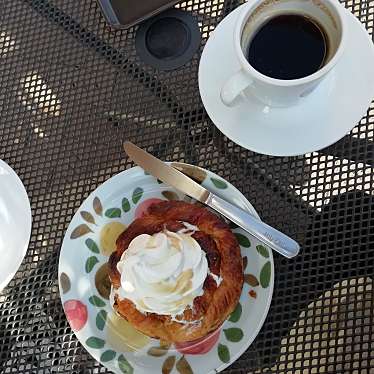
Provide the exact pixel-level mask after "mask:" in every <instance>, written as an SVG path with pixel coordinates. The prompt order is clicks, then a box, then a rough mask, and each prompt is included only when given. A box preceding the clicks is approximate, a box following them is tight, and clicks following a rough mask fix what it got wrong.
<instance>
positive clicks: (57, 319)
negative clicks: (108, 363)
mask: <svg viewBox="0 0 374 374" xmlns="http://www.w3.org/2000/svg"><path fill="white" fill-rule="evenodd" d="M343 3H344V5H345V6H346V7H347V8H349V10H351V11H352V12H354V14H355V15H356V16H357V17H358V18H359V19H360V20H361V22H362V23H363V24H364V25H365V26H366V27H367V29H368V31H369V33H370V34H371V33H372V32H373V17H374V1H372V0H370V1H359V0H349V1H344V2H343ZM0 4H1V11H0V58H1V60H0V158H1V159H3V160H4V161H6V162H7V163H9V164H10V165H11V166H12V167H13V168H14V169H15V170H16V172H17V173H18V174H19V175H20V177H21V179H22V180H23V182H24V184H25V186H26V188H27V191H28V194H29V197H30V200H31V205H32V211H33V228H32V236H31V241H30V245H29V249H28V252H27V255H26V257H25V259H24V261H23V263H22V266H21V267H20V269H19V271H18V272H17V274H16V276H15V278H14V279H13V280H12V282H11V283H10V284H9V285H8V287H7V288H6V289H5V290H4V291H3V292H2V293H1V294H0V373H4V374H5V373H38V374H39V373H105V372H107V371H106V369H105V368H104V367H102V366H101V365H100V364H99V363H97V362H95V360H93V359H92V358H91V357H90V355H89V354H88V353H87V352H86V351H85V350H84V348H82V346H81V345H80V343H79V342H78V341H77V339H76V338H75V336H74V334H73V332H72V330H71V329H70V327H69V325H68V322H67V320H66V318H65V315H64V312H63V309H62V305H61V302H60V298H59V291H58V280H57V267H58V258H59V251H60V247H61V243H62V239H63V236H64V232H65V230H66V228H67V226H68V224H69V221H70V220H71V218H72V216H73V214H74V212H75V211H76V209H77V208H78V207H79V206H80V204H81V203H82V202H83V200H84V199H85V198H86V197H87V196H88V195H89V194H90V192H92V191H93V190H94V189H95V188H96V187H97V186H99V185H100V184H101V183H103V182H104V181H105V180H107V179H108V178H110V177H111V176H113V175H115V174H116V173H118V172H120V171H122V170H125V169H127V168H129V167H131V166H132V164H131V163H130V162H129V160H128V159H127V158H126V156H125V155H124V153H123V151H122V147H121V144H122V142H123V141H124V140H130V141H133V142H135V143H136V144H138V145H139V146H141V147H144V148H145V149H147V150H148V151H151V152H153V153H154V154H155V155H156V156H157V157H159V158H161V159H163V160H169V161H184V162H187V163H191V164H195V165H199V166H202V167H204V168H207V169H210V170H212V171H213V172H216V173H218V174H219V175H221V176H222V177H224V178H226V179H227V180H229V181H230V182H232V183H233V184H234V185H235V186H236V187H238V188H239V189H240V190H241V191H242V192H243V193H244V194H245V195H246V197H247V198H248V199H249V200H250V201H251V202H252V203H253V204H254V206H255V207H256V209H257V210H258V212H259V213H260V214H261V216H262V217H263V219H264V220H266V221H267V222H269V223H270V224H271V225H274V226H275V227H277V228H279V229H281V230H283V231H284V232H286V233H288V234H289V235H292V236H294V237H295V238H296V239H297V240H298V241H299V242H300V243H301V244H302V252H301V254H300V256H299V257H298V258H296V259H295V260H292V261H290V260H287V259H284V258H281V257H280V256H278V255H275V267H276V279H275V291H274V297H273V301H272V306H271V309H270V312H269V315H268V317H267V319H266V322H265V324H264V326H263V328H262V330H261V333H260V334H259V336H258V337H257V338H256V340H255V341H254V343H253V344H252V345H251V347H250V348H249V349H248V350H247V352H246V353H245V354H243V356H242V357H241V358H240V359H239V360H238V361H236V362H235V363H234V364H233V365H232V366H231V367H230V368H229V369H227V370H226V372H227V373H292V374H296V373H302V374H312V373H347V374H348V373H354V374H369V373H374V330H373V326H374V297H373V295H374V291H373V287H372V281H373V272H374V213H373V186H374V177H373V164H374V146H373V144H374V143H373V136H374V109H373V107H372V108H371V109H370V110H369V112H368V113H367V115H366V116H365V117H364V118H363V119H362V120H361V122H360V123H359V124H358V126H356V127H355V128H354V130H353V131H352V132H351V133H350V134H349V135H347V136H345V137H344V138H343V139H342V140H340V141H339V142H338V143H336V144H334V145H333V146H331V147H329V148H327V149H323V150H321V151H319V152H314V153H312V154H307V155H305V156H302V157H291V158H286V157H269V156H264V155H259V154H256V153H252V152H250V151H247V150H245V149H243V148H241V147H239V146H237V145H236V144H234V143H232V142H231V141H229V140H228V139H227V138H225V137H224V136H223V135H222V134H221V133H220V132H219V131H218V130H217V129H216V128H215V126H214V125H213V123H212V122H211V121H210V119H209V117H208V116H207V114H206V112H205V111H204V108H203V106H202V103H201V100H200V97H199V91H198V81H197V72H198V64H199V58H200V55H201V51H202V50H203V48H204V44H205V43H206V40H207V38H208V37H209V34H210V33H211V32H212V31H213V30H214V28H215V27H216V25H217V24H218V23H219V22H220V21H221V20H222V18H223V17H224V16H226V15H227V14H228V13H229V12H231V11H232V10H233V9H235V8H236V7H237V6H238V5H240V2H237V1H234V0H232V1H229V0H227V1H224V0H215V1H203V0H189V1H187V2H184V3H183V2H182V3H181V5H180V8H182V9H185V10H188V11H190V12H192V14H193V15H194V16H195V17H197V18H198V20H199V24H200V27H201V30H202V43H201V45H200V49H199V51H198V52H197V53H196V54H195V55H194V57H193V59H192V60H191V61H190V62H189V63H187V64H186V65H184V66H183V67H182V68H180V69H178V70H174V71H169V72H161V71H157V70H155V69H153V68H151V67H149V66H147V65H145V64H144V63H142V61H141V60H140V59H139V57H138V56H137V53H136V50H135V41H134V40H135V34H136V27H135V28H132V29H129V30H128V31H113V30H111V29H110V28H109V27H108V26H107V25H106V24H105V22H104V19H103V17H102V15H101V13H100V9H99V6H98V5H97V3H96V2H95V1H94V0H80V1H77V0H23V1H22V0H2V1H0Z"/></svg>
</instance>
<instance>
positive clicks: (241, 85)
mask: <svg viewBox="0 0 374 374" xmlns="http://www.w3.org/2000/svg"><path fill="white" fill-rule="evenodd" d="M252 84H253V80H252V79H251V78H250V77H248V74H247V73H245V72H244V71H243V70H239V71H238V72H237V73H235V74H234V75H233V76H232V77H231V78H229V80H228V81H227V82H226V83H225V84H224V86H223V87H222V90H221V100H222V102H223V103H224V104H225V105H226V106H229V107H232V106H235V105H237V104H238V101H237V100H236V99H237V98H238V96H239V95H240V94H241V93H242V92H243V91H244V90H245V89H246V88H248V87H249V86H251V85H252Z"/></svg>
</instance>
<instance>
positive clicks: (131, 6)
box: [98, 0, 180, 29]
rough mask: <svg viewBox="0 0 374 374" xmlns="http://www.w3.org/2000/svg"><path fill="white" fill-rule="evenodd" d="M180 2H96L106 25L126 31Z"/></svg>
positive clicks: (167, 0)
mask: <svg viewBox="0 0 374 374" xmlns="http://www.w3.org/2000/svg"><path fill="white" fill-rule="evenodd" d="M179 1H180V0H141V1H139V0H98V2H99V4H100V6H101V9H102V11H103V13H104V16H105V18H106V20H107V21H108V23H109V24H110V25H111V26H112V27H114V28H118V29H127V28H129V27H131V26H134V25H136V24H137V23H139V22H142V21H144V20H146V19H147V18H150V17H152V16H154V15H156V14H158V13H160V12H162V11H163V10H166V9H168V8H170V7H172V6H173V5H175V4H176V3H178V2H179Z"/></svg>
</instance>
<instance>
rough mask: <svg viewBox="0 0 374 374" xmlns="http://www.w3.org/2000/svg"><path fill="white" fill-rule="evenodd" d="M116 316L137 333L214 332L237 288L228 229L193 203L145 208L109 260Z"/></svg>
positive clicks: (171, 336) (236, 256) (185, 335)
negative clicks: (132, 327) (126, 322)
mask: <svg viewBox="0 0 374 374" xmlns="http://www.w3.org/2000/svg"><path fill="white" fill-rule="evenodd" d="M109 275H110V280H111V283H112V302H113V307H114V309H115V310H116V311H117V313H118V314H119V315H120V316H122V317H123V318H125V319H126V320H127V321H129V322H130V323H131V324H132V325H133V326H134V327H135V328H136V329H138V330H139V331H141V332H143V333H144V334H146V335H148V336H151V337H154V338H158V339H162V340H164V341H166V342H187V341H193V340H195V339H199V338H202V337H204V336H206V335H208V334H209V333H210V332H212V331H214V330H216V329H217V328H218V327H219V326H220V325H221V324H222V323H223V322H224V321H225V320H226V319H227V317H228V316H229V315H230V313H231V312H232V311H233V310H234V308H235V306H236V305H237V303H238V301H239V297H240V294H241V291H242V287H243V266H242V258H241V254H240V247H239V244H238V241H237V239H236V237H235V236H234V234H233V233H232V232H231V230H230V228H229V227H228V225H227V224H226V223H225V222H223V221H222V220H221V219H220V218H219V217H217V216H216V215H215V214H213V213H211V212H210V211H208V210H207V209H205V208H202V207H200V206H198V205H193V204H188V203H185V202H181V201H165V202H160V203H156V204H154V205H151V206H150V208H149V209H148V211H147V213H146V214H145V215H144V216H143V217H141V218H138V219H136V220H135V221H134V222H133V223H132V224H131V225H130V226H129V227H128V228H127V230H125V231H124V232H123V233H122V234H121V235H120V236H119V238H118V239H117V251H116V252H114V253H113V254H112V255H111V257H110V259H109Z"/></svg>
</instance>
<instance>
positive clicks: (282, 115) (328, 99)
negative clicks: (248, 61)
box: [199, 4, 374, 156]
mask: <svg viewBox="0 0 374 374" xmlns="http://www.w3.org/2000/svg"><path fill="white" fill-rule="evenodd" d="M246 6H248V4H244V5H242V6H241V7H239V8H238V9H236V10H235V11H234V12H232V13H231V14H230V15H229V16H227V17H226V18H225V19H224V20H223V21H222V22H221V23H220V24H219V25H218V27H217V28H216V30H215V31H214V32H213V33H212V35H211V36H210V38H209V40H208V42H207V44H206V46H205V48H204V51H203V54H202V57H201V61H200V68H199V87H200V94H201V97H202V100H203V103H204V106H205V109H206V111H207V113H208V115H209V117H210V118H211V120H212V121H213V122H214V124H215V125H216V126H217V128H218V129H219V130H220V131H221V132H222V133H223V134H224V135H226V136H227V137H228V138H229V139H231V140H232V141H234V142H235V143H237V144H239V145H241V146H242V147H244V148H247V149H249V150H252V151H255V152H259V153H264V154H268V155H274V156H294V155H300V154H304V153H309V152H313V151H316V150H318V149H321V148H324V147H327V146H329V145H331V144H332V143H334V142H336V141H338V140H339V139H341V138H342V137H344V136H345V135H346V134H347V133H348V132H349V131H350V130H351V129H352V128H353V127H354V126H356V124H357V122H358V121H359V120H360V119H361V118H362V116H363V115H364V114H365V112H366V111H367V109H368V107H369V106H370V103H371V101H372V99H373V97H374V46H373V43H372V41H371V39H370V37H369V35H368V33H367V31H366V30H365V28H364V27H363V25H362V24H361V23H360V22H359V21H358V20H357V19H356V17H355V16H354V15H353V14H351V13H350V12H348V11H347V17H348V22H347V24H348V32H347V35H348V38H347V39H348V40H347V46H346V51H345V54H344V55H343V57H342V60H341V61H340V62H339V63H338V64H337V66H336V67H335V69H334V70H333V71H332V72H331V73H330V74H329V76H328V77H327V78H326V79H325V80H324V81H323V82H322V83H321V84H320V85H319V86H318V87H317V89H316V90H315V91H314V92H313V93H312V94H310V95H309V96H308V97H306V98H304V99H303V102H301V103H300V104H299V105H297V106H293V107H289V108H273V107H268V106H266V105H265V104H262V103H260V102H258V101H257V100H256V99H255V98H253V100H246V101H244V100H242V102H241V103H240V104H239V105H238V106H236V107H233V108H229V107H226V106H225V105H224V104H223V103H222V101H221V98H220V91H221V88H222V87H223V85H224V83H225V82H226V80H227V79H228V78H230V76H231V75H232V74H234V73H235V72H236V71H238V70H239V61H238V60H237V58H236V57H235V52H234V43H233V28H234V27H235V22H236V20H237V18H238V15H239V13H240V11H241V10H243V8H244V7H246Z"/></svg>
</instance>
